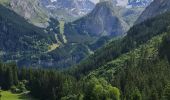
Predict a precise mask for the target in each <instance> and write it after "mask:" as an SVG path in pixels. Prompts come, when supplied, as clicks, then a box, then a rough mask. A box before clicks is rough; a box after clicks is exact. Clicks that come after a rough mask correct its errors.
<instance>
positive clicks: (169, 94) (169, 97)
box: [164, 83, 170, 100]
mask: <svg viewBox="0 0 170 100" xmlns="http://www.w3.org/2000/svg"><path fill="white" fill-rule="evenodd" d="M164 99H165V100H170V83H168V84H167V85H166V87H165V90H164Z"/></svg>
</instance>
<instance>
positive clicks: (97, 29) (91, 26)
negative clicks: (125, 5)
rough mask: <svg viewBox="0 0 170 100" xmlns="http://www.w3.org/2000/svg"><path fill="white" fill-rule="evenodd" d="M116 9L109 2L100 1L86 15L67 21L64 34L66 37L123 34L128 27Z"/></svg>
mask: <svg viewBox="0 0 170 100" xmlns="http://www.w3.org/2000/svg"><path fill="white" fill-rule="evenodd" d="M117 10H118V9H117V8H116V7H115V9H114V6H113V5H112V4H111V3H110V2H101V3H99V4H97V5H96V7H95V9H94V10H93V11H92V12H91V13H89V14H88V15H87V16H84V17H82V18H80V19H79V20H77V21H75V22H73V23H68V24H67V25H66V27H65V34H66V36H68V37H71V36H72V35H79V36H82V37H84V36H89V37H101V36H117V35H120V34H123V33H124V32H125V31H126V30H127V29H128V28H127V27H126V26H128V25H127V24H126V23H125V22H124V21H123V20H122V19H121V16H120V15H119V12H117Z"/></svg>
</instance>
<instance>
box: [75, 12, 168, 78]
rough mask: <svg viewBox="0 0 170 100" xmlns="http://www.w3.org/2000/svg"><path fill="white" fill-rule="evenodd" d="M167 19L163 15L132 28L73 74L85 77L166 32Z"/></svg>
mask: <svg viewBox="0 0 170 100" xmlns="http://www.w3.org/2000/svg"><path fill="white" fill-rule="evenodd" d="M169 18H170V14H169V13H165V14H162V15H160V16H157V17H155V18H152V19H149V20H147V21H145V22H143V23H141V24H138V25H135V26H133V27H132V28H131V29H130V30H129V31H128V32H127V36H125V37H124V38H123V39H118V40H115V41H113V42H111V43H109V44H107V45H106V46H104V47H103V48H101V49H99V50H97V51H96V52H95V53H94V54H93V55H91V56H90V57H88V58H87V59H86V60H84V61H82V62H81V63H80V64H79V65H77V66H76V69H75V73H74V74H75V75H76V76H78V77H79V76H80V75H83V74H85V75H86V74H88V73H89V72H90V71H91V70H94V69H96V68H98V67H99V66H102V65H104V64H105V63H107V62H108V61H110V60H113V59H115V58H117V57H119V56H120V55H121V54H124V53H127V52H129V51H130V50H132V49H134V48H136V47H138V46H139V45H141V44H143V43H145V42H147V41H148V40H149V39H151V38H152V37H153V36H156V35H158V34H161V33H163V32H166V31H167V30H168V26H169V25H170V21H169Z"/></svg>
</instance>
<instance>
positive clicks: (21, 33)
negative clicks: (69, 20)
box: [0, 5, 56, 62]
mask: <svg viewBox="0 0 170 100" xmlns="http://www.w3.org/2000/svg"><path fill="white" fill-rule="evenodd" d="M0 10H1V12H0V28H1V29H0V51H1V59H2V60H4V61H10V60H13V61H14V60H15V61H18V60H20V61H22V60H24V59H25V58H27V57H28V56H31V55H32V56H33V55H34V54H36V55H37V54H40V53H42V52H46V51H47V50H48V46H49V45H51V44H52V43H55V42H56V40H55V38H54V37H53V34H52V33H45V32H44V29H41V28H38V27H36V26H33V25H32V24H29V23H28V22H27V21H26V20H25V19H24V18H22V17H21V16H19V15H17V14H16V13H14V12H13V11H11V10H9V9H7V8H6V7H4V6H2V5H0ZM35 51H36V53H35ZM26 55H27V56H26ZM27 59H28V58H27ZM20 61H19V62H20Z"/></svg>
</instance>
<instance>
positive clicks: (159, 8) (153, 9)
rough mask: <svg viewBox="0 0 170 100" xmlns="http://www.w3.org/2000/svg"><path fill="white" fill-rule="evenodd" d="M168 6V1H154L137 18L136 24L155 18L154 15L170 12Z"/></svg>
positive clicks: (169, 2) (169, 0)
mask: <svg viewBox="0 0 170 100" xmlns="http://www.w3.org/2000/svg"><path fill="white" fill-rule="evenodd" d="M169 5H170V0H154V1H153V2H152V3H151V4H150V5H149V6H148V7H147V8H146V10H145V11H144V12H143V13H142V14H141V16H140V17H139V18H138V20H137V21H136V24H137V23H140V22H143V21H145V20H146V19H148V18H152V17H155V16H156V15H159V14H162V13H164V12H167V11H170V6H169Z"/></svg>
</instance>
